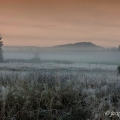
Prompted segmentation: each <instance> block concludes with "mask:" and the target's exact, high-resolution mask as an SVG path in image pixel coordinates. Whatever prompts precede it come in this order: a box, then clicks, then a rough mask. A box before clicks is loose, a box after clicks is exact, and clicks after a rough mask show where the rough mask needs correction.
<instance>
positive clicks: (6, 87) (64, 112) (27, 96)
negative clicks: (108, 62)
mask: <svg viewBox="0 0 120 120" xmlns="http://www.w3.org/2000/svg"><path fill="white" fill-rule="evenodd" d="M109 75H110V73H109V74H106V73H105V74H103V75H102V76H101V75H99V73H98V76H96V77H90V76H87V75H86V74H85V73H84V72H77V73H71V72H70V73H67V74H65V73H60V72H59V73H49V72H45V73H43V72H37V73H33V72H32V73H30V74H29V75H28V76H25V77H20V76H19V74H18V73H14V74H11V75H3V74H1V75H0V120H87V119H89V120H105V119H106V118H107V116H105V112H106V111H107V110H111V111H117V112H119V109H120V87H119V86H120V81H119V80H120V79H119V78H117V77H111V78H110V76H109Z"/></svg>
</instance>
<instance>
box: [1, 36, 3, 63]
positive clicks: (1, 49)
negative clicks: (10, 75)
mask: <svg viewBox="0 0 120 120" xmlns="http://www.w3.org/2000/svg"><path fill="white" fill-rule="evenodd" d="M1 40H2V37H1V35H0V62H3V50H2V46H3V42H2V41H1Z"/></svg>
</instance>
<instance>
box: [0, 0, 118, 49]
mask: <svg viewBox="0 0 120 120" xmlns="http://www.w3.org/2000/svg"><path fill="white" fill-rule="evenodd" d="M119 6H120V1H118V0H114V1H113V0H101V1H97V0H91V1H89V0H69V1H68V0H63V1H56V0H51V1H48V0H44V1H43V0H30V1H29V0H21V1H18V0H11V1H7V0H1V4H0V15H1V17H0V33H1V35H2V37H3V40H2V41H3V42H4V45H5V46H38V47H49V46H56V45H62V44H69V43H72V44H74V43H76V42H82V41H83V42H87V41H90V42H92V43H94V44H96V45H99V46H102V47H105V48H108V47H117V46H119V45H120V34H119V31H120V16H119V14H120V7H119Z"/></svg>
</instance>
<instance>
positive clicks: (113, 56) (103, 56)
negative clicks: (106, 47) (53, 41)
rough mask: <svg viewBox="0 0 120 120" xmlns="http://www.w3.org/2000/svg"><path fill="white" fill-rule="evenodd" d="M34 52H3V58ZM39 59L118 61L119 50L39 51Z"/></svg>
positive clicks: (117, 62) (119, 58)
mask: <svg viewBox="0 0 120 120" xmlns="http://www.w3.org/2000/svg"><path fill="white" fill-rule="evenodd" d="M33 56H34V52H25V53H24V52H4V58H5V59H31V58H33ZM39 56H40V59H41V60H68V61H72V62H78V63H80V62H83V63H84V62H88V63H89V62H91V63H108V64H109V63H113V64H119V63H120V52H119V51H117V52H114V51H97V52H96V51H79V52H75V51H70V52H69V51H64V52H63V51H44V52H41V51H39Z"/></svg>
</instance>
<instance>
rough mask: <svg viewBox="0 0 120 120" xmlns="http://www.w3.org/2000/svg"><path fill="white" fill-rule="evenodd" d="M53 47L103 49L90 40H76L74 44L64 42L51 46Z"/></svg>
mask: <svg viewBox="0 0 120 120" xmlns="http://www.w3.org/2000/svg"><path fill="white" fill-rule="evenodd" d="M53 48H56V49H57V48H59V49H71V50H73V49H74V50H105V48H104V47H101V46H97V45H95V44H93V43H91V42H78V43H75V44H65V45H58V46H53Z"/></svg>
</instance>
